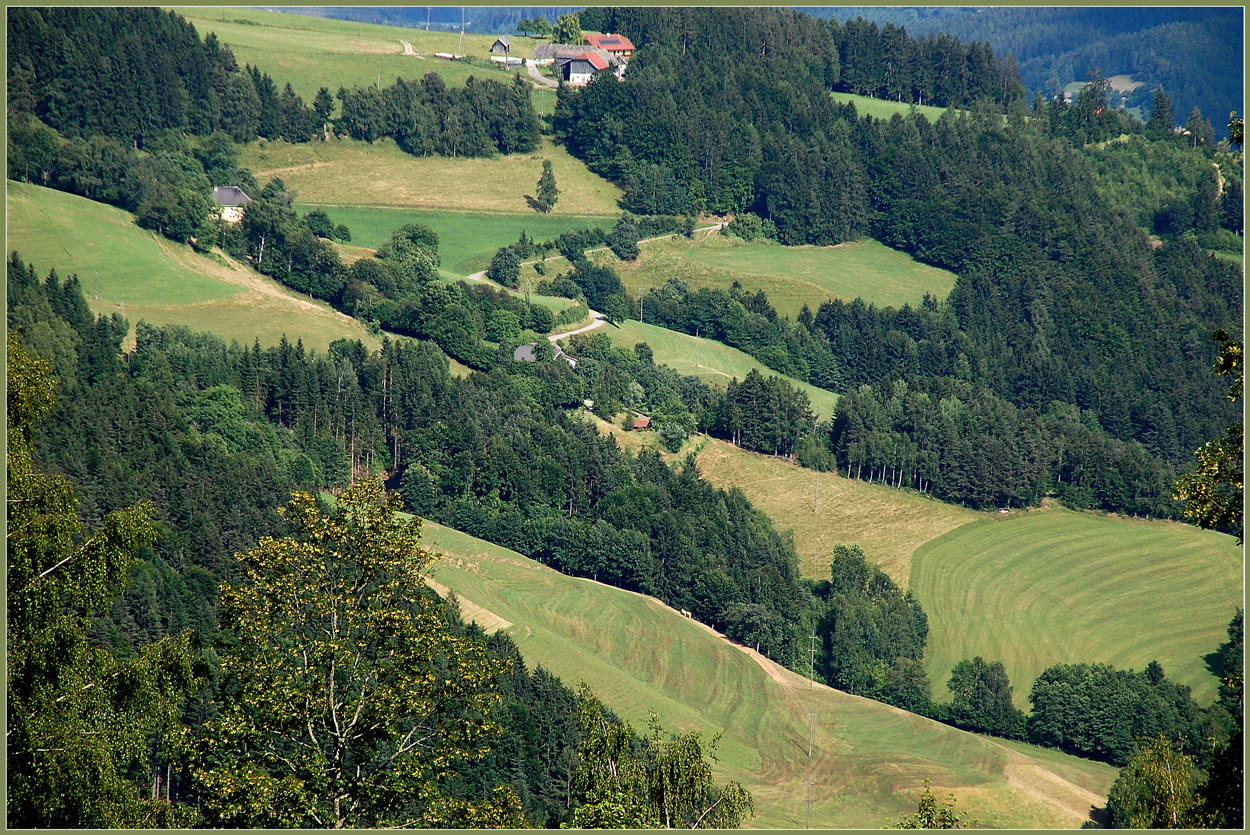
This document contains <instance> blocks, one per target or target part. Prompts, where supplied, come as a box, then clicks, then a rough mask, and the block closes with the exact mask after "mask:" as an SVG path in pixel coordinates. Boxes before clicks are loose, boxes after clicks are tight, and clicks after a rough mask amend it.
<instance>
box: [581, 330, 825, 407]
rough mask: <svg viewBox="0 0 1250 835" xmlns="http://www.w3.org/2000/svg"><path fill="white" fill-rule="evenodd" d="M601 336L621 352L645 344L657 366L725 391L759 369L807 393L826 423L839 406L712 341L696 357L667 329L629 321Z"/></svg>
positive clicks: (688, 342)
mask: <svg viewBox="0 0 1250 835" xmlns="http://www.w3.org/2000/svg"><path fill="white" fill-rule="evenodd" d="M602 332H603V333H605V334H607V336H608V338H609V339H610V340H612V344H613V345H616V346H617V347H620V348H633V347H634V346H635V345H636V344H638V343H639V342H645V343H647V344H648V345H650V346H651V350H652V351H653V352H655V362H656V364H657V365H667V366H669V367H670V368H672V369H674V370H675V371H677V372H678V373H679V374H692V375H694V376H697V377H701V378H702V379H704V380H706V381H708V382H709V383H711V384H713V385H716V386H720V387H722V388H723V387H724V386H726V385H728V384H729V380H730V379H731V378H733V377H737V378H738V379H739V380H741V379H743V378H744V377H746V375H747V374H748V373H749V372H750V371H751V369H753V368H756V369H759V371H760V373H761V374H763V375H764V376H770V375H776V376H779V377H784V378H785V379H786V380H787V381H788V382H789V383H790V385H792V386H794V387H795V388H798V389H802V390H803V391H805V392H807V396H808V398H809V399H810V400H811V402H812V411H814V412H816V413H817V414H819V415H820V417H821V419H823V420H828V419H829V418H830V416H831V415H832V414H833V408H834V406H836V405H837V402H838V396H837V395H836V394H834V393H833V392H831V391H825V390H824V389H820V388H817V387H816V386H813V385H811V384H809V383H804V382H802V381H801V380H796V379H795V378H793V377H786V376H785V375H784V374H778V373H777V372H776V371H772V370H770V369H769V368H768V367H767V366H765V365H762V364H761V363H760V362H759V361H757V360H756V359H755V358H753V357H752V356H751V355H750V354H747V353H744V352H742V351H739V350H738V349H737V348H730V347H729V346H728V345H724V344H721V343H720V342H715V341H712V340H710V339H699V340H697V342H698V356H697V357H696V356H695V353H696V351H695V342H696V340H695V338H694V337H693V336H688V335H686V334H684V333H678V332H677V331H671V330H669V329H668V328H661V327H658V326H656V325H645V324H643V323H641V322H638V321H636V320H633V319H628V320H626V321H624V322H621V324H620V325H619V326H613V325H608V326H607V327H605V328H604V329H603V331H602ZM696 359H698V365H695V360H696Z"/></svg>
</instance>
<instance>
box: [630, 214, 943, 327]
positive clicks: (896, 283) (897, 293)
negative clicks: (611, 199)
mask: <svg viewBox="0 0 1250 835" xmlns="http://www.w3.org/2000/svg"><path fill="white" fill-rule="evenodd" d="M613 266H614V268H615V269H616V270H617V272H618V273H620V276H621V280H622V281H623V282H625V286H626V287H627V289H628V290H629V292H630V293H631V294H633V295H637V294H638V293H639V292H640V291H642V290H643V289H651V288H655V287H659V286H661V285H663V284H664V282H666V281H668V279H670V278H677V279H680V280H682V281H684V282H686V283H687V284H688V285H690V286H691V287H692V288H698V287H711V288H720V289H726V290H727V289H729V287H730V286H731V285H732V284H733V283H734V282H735V281H737V282H738V283H739V284H741V285H742V286H743V288H745V289H746V290H748V291H750V292H752V293H754V292H755V291H757V290H763V291H764V293H765V295H767V296H768V300H769V302H771V303H772V305H773V307H774V308H776V310H777V312H778V313H781V314H782V315H785V316H789V317H790V318H792V319H793V318H795V317H797V316H798V314H799V310H800V309H802V307H803V305H805V304H806V305H807V306H808V308H809V309H810V310H811V311H812V313H813V314H815V313H816V311H817V310H818V309H819V308H820V305H821V303H823V302H825V301H829V300H831V299H835V298H837V299H842V300H843V301H848V302H849V301H851V300H852V299H855V298H856V297H859V298H862V299H863V300H864V301H865V302H871V303H873V304H875V305H877V306H878V307H885V306H887V305H888V306H892V307H902V306H903V305H904V304H911V305H912V306H913V307H914V306H916V305H919V304H920V303H921V301H922V300H923V299H924V296H925V294H926V293H928V294H929V295H931V296H933V297H935V298H937V299H938V300H941V299H944V298H946V296H947V295H949V294H950V291H951V289H952V288H953V287H954V286H955V274H954V273H952V272H949V271H947V270H943V269H939V268H937V267H931V266H929V265H928V264H922V263H920V262H919V261H917V260H915V259H914V258H912V257H911V256H910V255H908V254H906V253H904V252H898V251H897V250H893V249H890V248H889V247H887V246H885V245H884V244H880V243H878V242H877V241H874V240H872V239H869V238H865V239H864V240H860V241H854V242H851V243H844V244H839V245H837V246H782V245H780V244H777V243H773V242H771V241H753V242H750V243H748V242H746V241H743V240H741V239H739V238H737V237H734V236H732V235H727V234H725V233H721V234H719V235H710V236H707V237H702V236H696V239H695V240H694V241H687V240H685V239H684V238H675V239H667V240H664V241H654V242H652V243H647V244H644V245H643V246H642V256H641V257H640V258H639V259H638V261H636V262H632V263H620V262H614V263H613Z"/></svg>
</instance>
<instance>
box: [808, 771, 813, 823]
mask: <svg viewBox="0 0 1250 835" xmlns="http://www.w3.org/2000/svg"><path fill="white" fill-rule="evenodd" d="M807 828H808V829H811V828H812V778H811V777H808V778H807Z"/></svg>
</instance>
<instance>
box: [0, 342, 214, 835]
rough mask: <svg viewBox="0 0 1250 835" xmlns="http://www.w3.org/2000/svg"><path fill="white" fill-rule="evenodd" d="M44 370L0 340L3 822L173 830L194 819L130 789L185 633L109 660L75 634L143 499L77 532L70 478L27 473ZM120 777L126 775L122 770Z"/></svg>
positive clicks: (147, 521)
mask: <svg viewBox="0 0 1250 835" xmlns="http://www.w3.org/2000/svg"><path fill="white" fill-rule="evenodd" d="M50 369H51V365H50V363H48V362H47V361H45V360H40V359H36V358H35V357H33V356H32V355H31V354H29V353H28V352H27V351H26V350H25V349H24V348H23V347H22V346H21V344H20V342H19V341H18V338H17V336H16V335H15V334H14V333H12V332H10V333H9V337H8V374H9V377H8V410H9V411H8V479H7V485H8V495H7V502H6V512H7V522H8V532H7V536H8V538H7V546H8V616H9V617H8V632H7V635H6V637H7V641H8V694H7V695H8V727H7V736H6V740H5V741H6V748H7V754H8V785H9V791H8V809H7V813H8V817H7V822H8V825H9V826H10V827H20V828H26V827H57V828H90V829H116V828H122V827H176V826H186V825H188V824H189V823H190V822H191V821H192V820H193V819H194V814H193V813H192V812H191V811H190V810H188V809H185V808H181V809H180V808H179V807H176V806H173V805H171V804H169V803H166V802H164V801H161V800H159V799H157V798H156V797H155V795H156V794H157V793H156V792H153V793H152V794H153V795H154V796H153V797H149V798H145V797H143V796H142V795H141V793H140V786H139V781H142V782H143V783H144V784H145V785H146V784H147V782H148V780H149V778H150V775H151V774H152V773H153V767H154V766H157V765H159V763H158V762H157V761H156V759H155V751H156V748H157V744H158V740H159V739H160V738H161V737H162V736H165V735H167V734H168V733H169V732H170V731H171V729H173V728H174V727H176V725H177V720H178V707H179V703H180V700H181V697H182V695H183V694H184V693H185V692H186V691H187V690H188V689H189V688H190V686H191V684H192V680H193V674H192V665H191V662H190V653H189V652H188V646H187V639H186V638H185V637H183V638H172V639H168V640H166V641H162V642H160V643H158V644H155V645H152V646H149V647H146V648H144V650H143V651H142V652H141V653H140V655H139V657H138V658H135V659H132V660H129V661H118V660H117V659H115V658H114V657H113V656H112V655H111V654H110V653H109V652H108V651H107V650H105V649H103V648H102V647H99V646H95V645H93V644H92V642H91V641H90V640H89V638H88V629H89V626H90V623H91V617H92V616H93V615H98V614H101V613H103V612H106V611H107V607H108V605H109V603H110V602H111V600H112V597H113V594H114V592H115V591H116V590H117V589H118V588H119V587H120V586H121V584H122V582H123V581H124V580H125V578H126V573H127V571H128V570H129V568H130V564H131V563H132V561H133V559H134V553H135V549H136V548H138V547H139V546H140V545H142V544H145V543H147V542H150V541H151V540H152V539H153V538H154V536H155V530H154V528H153V526H152V522H151V513H152V508H151V507H150V506H149V505H144V504H141V505H137V506H135V507H131V508H127V509H125V510H120V511H117V512H115V513H111V514H109V515H108V516H107V517H105V519H104V522H103V525H102V526H101V528H100V529H99V530H98V531H95V532H94V533H92V534H91V535H89V536H84V535H83V531H82V525H81V523H80V522H79V520H78V517H77V515H76V509H77V506H78V499H77V497H76V496H75V492H74V487H73V485H72V484H70V482H69V481H68V480H66V479H65V478H63V477H61V476H56V475H50V474H46V473H41V472H37V471H36V470H35V468H34V464H33V457H32V452H31V428H32V427H33V425H34V423H35V422H36V421H37V420H40V419H42V418H44V417H46V416H47V415H48V413H49V412H50V411H51V409H52V404H53V400H54V393H53V385H52V378H51V374H50ZM132 778H133V779H132Z"/></svg>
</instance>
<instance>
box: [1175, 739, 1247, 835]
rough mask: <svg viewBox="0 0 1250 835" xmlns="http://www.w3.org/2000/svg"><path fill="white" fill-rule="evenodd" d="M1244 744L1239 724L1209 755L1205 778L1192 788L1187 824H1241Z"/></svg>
mask: <svg viewBox="0 0 1250 835" xmlns="http://www.w3.org/2000/svg"><path fill="white" fill-rule="evenodd" d="M1239 715H1240V714H1239ZM1244 746H1245V734H1244V731H1243V730H1242V729H1241V728H1240V727H1239V728H1238V729H1237V733H1236V734H1234V735H1233V737H1232V739H1230V740H1229V741H1228V744H1227V745H1225V746H1223V747H1221V748H1219V749H1218V750H1217V751H1216V752H1215V754H1214V756H1212V758H1211V762H1210V764H1209V765H1208V766H1207V776H1206V779H1205V780H1203V781H1202V782H1201V783H1199V785H1198V788H1197V789H1196V790H1195V792H1194V805H1193V807H1191V809H1190V815H1189V821H1187V825H1188V826H1193V827H1200V828H1203V829H1240V828H1241V827H1243V826H1244V825H1245V792H1244V787H1245V776H1244V771H1245V764H1244V760H1245V751H1244Z"/></svg>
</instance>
